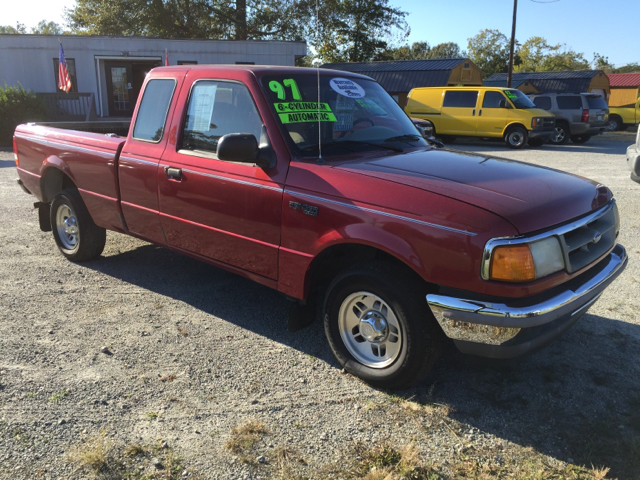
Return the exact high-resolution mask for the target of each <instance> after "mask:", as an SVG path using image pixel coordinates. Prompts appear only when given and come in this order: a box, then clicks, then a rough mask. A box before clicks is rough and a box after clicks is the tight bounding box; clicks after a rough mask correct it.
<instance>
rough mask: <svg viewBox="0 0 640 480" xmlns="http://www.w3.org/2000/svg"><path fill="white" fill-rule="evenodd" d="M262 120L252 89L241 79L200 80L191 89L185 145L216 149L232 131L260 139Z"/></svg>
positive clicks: (183, 134) (205, 150) (183, 144)
mask: <svg viewBox="0 0 640 480" xmlns="http://www.w3.org/2000/svg"><path fill="white" fill-rule="evenodd" d="M261 131H262V120H261V118H260V115H259V113H258V110H257V109H256V106H255V103H254V102H253V98H252V97H251V93H250V92H249V89H248V88H247V87H246V86H245V85H243V84H241V83H233V82H216V81H211V80H205V81H199V82H196V83H195V84H194V86H193V88H192V90H191V96H190V98H189V106H188V107H187V117H186V119H185V122H184V129H183V133H182V146H181V148H184V149H187V150H199V151H204V152H210V153H215V152H216V150H217V147H218V140H219V139H220V137H222V136H223V135H226V134H228V133H250V134H252V135H253V136H254V137H256V139H257V140H258V141H260V134H261Z"/></svg>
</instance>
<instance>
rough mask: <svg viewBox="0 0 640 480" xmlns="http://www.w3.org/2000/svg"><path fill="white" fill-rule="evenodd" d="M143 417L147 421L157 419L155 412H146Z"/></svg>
mask: <svg viewBox="0 0 640 480" xmlns="http://www.w3.org/2000/svg"><path fill="white" fill-rule="evenodd" d="M145 415H146V416H147V418H148V419H149V420H155V419H156V418H158V417H159V415H158V414H157V413H156V412H147V413H145Z"/></svg>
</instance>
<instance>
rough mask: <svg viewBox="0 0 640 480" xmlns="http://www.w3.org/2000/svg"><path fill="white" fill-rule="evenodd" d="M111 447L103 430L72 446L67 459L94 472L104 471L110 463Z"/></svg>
mask: <svg viewBox="0 0 640 480" xmlns="http://www.w3.org/2000/svg"><path fill="white" fill-rule="evenodd" d="M112 447H113V445H112V443H111V442H110V441H109V440H107V438H106V436H105V434H104V432H101V433H100V434H99V435H96V436H95V437H92V438H90V439H88V440H87V441H85V442H84V443H83V444H82V445H79V446H77V447H76V448H74V449H73V450H72V451H71V453H70V454H69V461H71V462H72V463H75V464H77V465H78V466H80V467H81V468H82V469H84V470H88V471H91V472H93V473H94V474H98V473H100V472H105V471H106V470H107V469H108V467H109V464H110V463H112V462H111V459H110V457H111V453H112Z"/></svg>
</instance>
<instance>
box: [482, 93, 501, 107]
mask: <svg viewBox="0 0 640 480" xmlns="http://www.w3.org/2000/svg"><path fill="white" fill-rule="evenodd" d="M500 102H504V105H506V104H507V99H506V98H504V95H502V93H500V92H492V91H489V92H484V99H483V100H482V108H501V107H500Z"/></svg>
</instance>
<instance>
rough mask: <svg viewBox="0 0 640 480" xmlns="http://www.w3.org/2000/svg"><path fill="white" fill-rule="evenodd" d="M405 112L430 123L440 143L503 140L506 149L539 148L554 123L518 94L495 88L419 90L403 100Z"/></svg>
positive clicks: (553, 120) (546, 113) (546, 114)
mask: <svg viewBox="0 0 640 480" xmlns="http://www.w3.org/2000/svg"><path fill="white" fill-rule="evenodd" d="M404 110H405V112H406V113H407V115H409V116H411V117H417V118H421V119H428V120H431V122H432V123H433V126H434V134H435V135H437V136H438V137H440V138H442V140H443V141H445V142H446V141H449V142H450V141H453V140H454V139H455V137H457V136H463V135H464V136H473V137H488V138H503V139H504V141H505V143H506V144H507V146H509V147H510V148H522V147H524V146H525V145H527V143H528V144H529V145H531V146H535V147H539V146H541V145H542V144H543V143H544V142H545V141H546V140H548V139H549V138H551V136H552V135H553V133H554V125H555V119H554V117H553V115H552V114H550V113H549V112H546V111H543V110H539V109H537V108H536V107H535V105H534V104H533V103H532V102H531V100H529V99H528V98H527V96H526V95H525V94H524V93H522V92H521V91H519V90H515V89H509V88H498V87H495V88H494V87H421V88H414V89H412V90H411V91H410V92H409V95H408V96H407V106H406V107H405V109H404Z"/></svg>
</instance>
